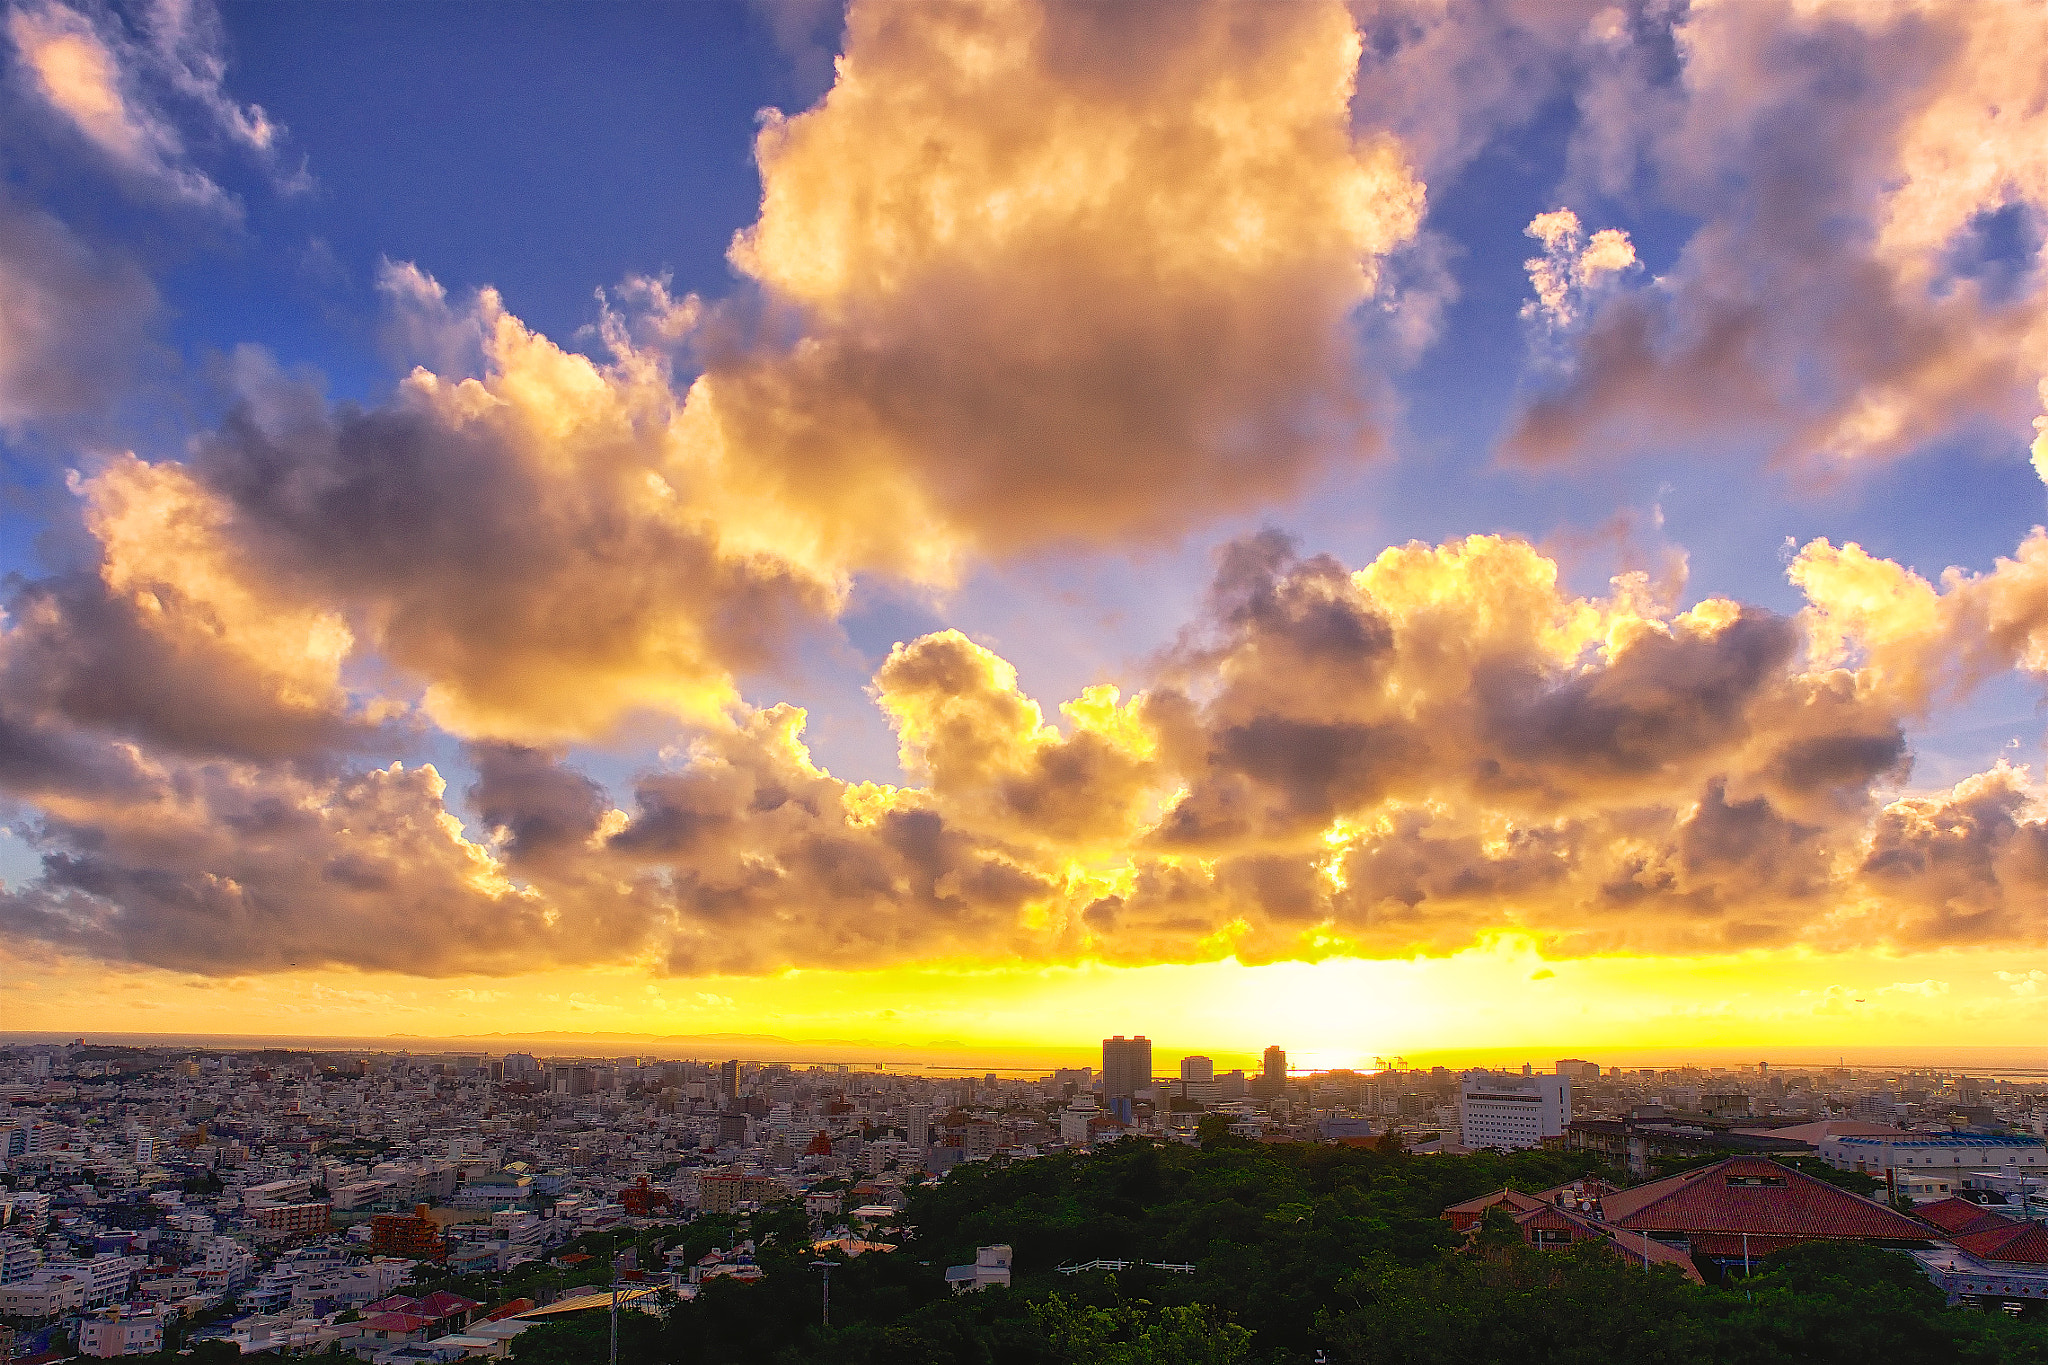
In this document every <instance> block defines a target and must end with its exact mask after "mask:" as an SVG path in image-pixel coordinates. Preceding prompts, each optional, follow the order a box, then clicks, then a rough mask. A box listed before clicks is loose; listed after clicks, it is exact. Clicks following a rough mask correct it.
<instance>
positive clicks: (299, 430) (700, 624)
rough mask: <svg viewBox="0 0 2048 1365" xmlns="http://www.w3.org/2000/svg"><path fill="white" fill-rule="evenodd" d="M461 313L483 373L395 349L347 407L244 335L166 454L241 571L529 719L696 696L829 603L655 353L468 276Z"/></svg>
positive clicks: (822, 583) (523, 736)
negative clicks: (225, 397)
mask: <svg viewBox="0 0 2048 1365" xmlns="http://www.w3.org/2000/svg"><path fill="white" fill-rule="evenodd" d="M461 316H462V317H463V318H464V319H466V322H467V324H468V325H469V326H470V327H471V328H473V335H474V337H475V339H476V342H477V345H478V346H479V347H480V349H481V352H482V356H483V361H484V373H483V375H482V376H481V377H480V378H477V379H462V380H449V379H443V378H441V377H439V376H437V375H435V374H433V373H431V372H428V371H426V370H416V371H415V372H414V373H413V375H412V376H411V377H410V378H408V379H407V380H406V381H405V382H404V383H403V384H402V385H401V386H400V388H399V392H398V393H397V395H396V396H395V397H394V398H393V399H392V401H391V402H389V403H387V404H386V405H384V406H383V407H380V408H376V409H371V410H367V411H365V410H361V409H357V408H353V407H348V406H343V407H341V408H336V409H330V408H328V407H327V405H326V404H325V403H324V402H323V401H322V400H321V399H320V396H319V395H318V393H317V392H315V391H313V390H312V389H311V388H310V387H309V386H308V385H307V384H306V383H304V382H303V381H299V380H294V379H292V378H290V377H287V376H283V375H281V374H279V373H277V372H276V370H275V368H274V367H272V366H270V365H269V364H268V363H267V362H266V361H264V360H263V359H262V358H261V357H260V356H255V355H245V356H244V357H243V360H242V371H243V388H244V392H245V393H246V395H247V397H246V399H245V401H244V402H243V403H242V404H241V405H240V406H238V407H237V408H236V409H235V411H234V412H233V413H232V414H231V415H230V417H229V418H228V420H227V421H226V423H225V424H224V425H223V426H222V427H221V428H220V429H219V430H218V431H216V432H214V433H212V434H211V435H209V436H207V437H206V438H204V439H203V440H202V441H201V442H200V443H199V445H198V448H197V450H196V452H195V454H194V457H193V461H192V465H191V470H190V473H189V474H181V475H180V476H179V477H183V478H189V479H191V480H192V481H194V482H195V484H196V485H198V486H201V487H203V488H204V489H205V490H206V496H207V497H209V498H210V499H212V500H214V501H216V502H217V503H218V504H219V506H220V507H221V509H222V512H221V520H220V523H219V524H220V527H221V530H220V536H221V538H222V539H223V540H225V541H227V542H229V543H230V544H231V547H232V552H233V553H234V554H235V555H236V556H238V557H241V558H242V559H244V560H245V561H246V562H248V563H249V564H251V565H252V566H253V567H252V569H251V572H252V573H254V574H256V575H257V576H259V577H260V578H261V579H262V580H263V581H264V582H265V583H267V584H274V585H277V588H278V590H280V591H283V592H285V593H288V594H293V595H298V596H302V597H303V598H304V599H305V600H308V601H317V602H322V603H330V604H332V606H333V609H334V610H336V611H338V612H340V613H341V614H342V616H343V617H344V619H346V620H347V621H348V622H349V624H350V628H351V632H352V635H353V636H354V637H355V638H357V639H360V641H361V642H362V643H363V645H365V646H367V647H368V648H369V649H371V650H374V652H375V656H376V657H377V658H378V659H380V660H381V661H382V662H383V663H384V664H386V665H388V666H389V667H391V668H395V669H397V670H398V671H399V672H400V673H401V674H402V675H403V676H406V677H409V678H411V679H413V680H415V681H416V683H417V684H418V685H419V686H420V687H422V688H423V689H424V691H423V694H422V698H421V704H422V706H423V708H424V710H425V712H426V714H427V715H428V716H429V717H431V718H432V719H433V720H434V721H435V723H437V724H439V725H440V726H442V727H443V728H445V729H448V730H451V731H453V732H455V733H457V734H462V735H473V736H479V737H490V738H499V739H510V740H517V741H521V742H528V743H546V742H551V741H554V740H558V739H564V738H578V737H583V736H587V735H593V734H595V735H602V734H605V733H608V732H610V731H611V730H612V728H613V727H614V726H615V725H616V724H618V723H619V722H620V721H621V720H622V719H624V718H627V717H629V716H631V715H633V714H634V713H636V712H642V711H645V712H654V713H665V714H670V715H681V716H684V717H688V718H691V719H696V720H702V719H705V718H707V717H714V716H716V715H718V714H719V713H720V711H721V710H722V708H724V707H726V706H728V705H731V704H732V703H733V702H735V701H736V700H737V693H736V691H735V689H734V685H733V682H732V674H733V671H734V670H736V669H742V668H752V667H758V666H761V665H762V664H764V663H765V662H767V661H769V660H771V659H773V658H774V657H775V656H776V653H777V651H778V650H780V649H781V648H782V647H783V646H784V645H785V644H786V642H787V641H788V640H789V639H791V638H792V637H793V636H794V635H795V634H796V633H797V632H798V631H799V630H800V629H801V628H802V627H803V625H804V624H805V623H806V622H812V621H817V620H821V619H825V618H827V617H829V616H830V615H831V614H832V613H833V611H835V610H836V607H837V604H838V602H839V600H840V599H841V597H842V595H843V593H844V591H845V581H844V576H843V574H842V573H841V572H840V571H838V570H837V567H836V566H834V565H831V564H829V563H824V562H819V561H818V560H816V559H814V558H811V557H810V555H809V546H808V544H807V542H806V541H804V540H803V538H801V537H787V536H783V535H782V534H781V532H780V529H779V528H778V527H777V526H776V524H775V522H774V520H773V509H772V508H768V507H765V506H763V505H762V504H761V503H760V502H759V501H758V500H757V499H755V498H754V497H753V495H752V493H751V492H750V490H749V489H748V487H747V486H746V473H745V471H732V470H725V469H721V468H719V467H717V466H714V465H711V464H709V463H708V462H707V461H706V460H705V459H704V458H703V454H702V452H701V450H699V449H698V448H695V447H693V446H691V445H689V444H688V443H687V442H686V441H683V440H680V439H678V435H677V430H676V427H677V423H678V420H679V417H678V412H677V400H676V397H675V394H674V392H673V390H672V388H671V387H670V385H669V383H668V377H667V371H666V369H665V367H664V366H663V365H662V364H661V363H660V362H659V360H658V359H657V358H655V357H652V356H650V355H648V354H646V353H644V352H641V351H637V350H634V349H632V348H631V346H630V343H628V342H627V341H626V340H625V339H624V338H623V337H622V338H620V339H619V344H620V346H621V348H622V349H621V351H620V352H619V353H618V355H617V356H616V357H615V359H614V360H613V362H611V363H609V364H599V363H596V362H593V361H591V360H589V359H586V358H585V357H583V356H580V355H576V354H574V353H571V352H566V351H563V350H561V349H559V348H558V347H556V346H555V345H554V344H553V343H551V342H550V341H549V340H548V339H547V338H545V337H542V336H538V335H536V334H534V333H532V332H529V331H528V330H527V329H526V328H525V327H523V326H522V325H521V324H520V323H519V321H518V320H517V319H515V318H512V317H511V316H509V315H507V314H506V313H504V311H503V310H502V308H501V307H500V306H499V304H498V301H497V298H496V296H495V295H493V294H490V293H489V292H486V293H484V294H483V295H481V296H480V297H479V298H478V299H477V300H476V301H475V303H474V305H473V306H472V307H471V308H470V309H469V310H467V311H466V312H464V313H463V314H462V315H461ZM224 553H225V551H224Z"/></svg>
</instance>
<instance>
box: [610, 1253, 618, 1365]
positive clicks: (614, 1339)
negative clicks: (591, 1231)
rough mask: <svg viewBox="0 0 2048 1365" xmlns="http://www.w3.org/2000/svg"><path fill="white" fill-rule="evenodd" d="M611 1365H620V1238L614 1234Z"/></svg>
mask: <svg viewBox="0 0 2048 1365" xmlns="http://www.w3.org/2000/svg"><path fill="white" fill-rule="evenodd" d="M611 1365H619V1238H618V1234H617V1233H613V1234H612V1352H611Z"/></svg>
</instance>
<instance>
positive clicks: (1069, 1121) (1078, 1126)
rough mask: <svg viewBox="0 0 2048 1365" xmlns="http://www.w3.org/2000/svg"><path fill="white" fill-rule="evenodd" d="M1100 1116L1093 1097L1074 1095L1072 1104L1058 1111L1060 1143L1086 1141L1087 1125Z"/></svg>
mask: <svg viewBox="0 0 2048 1365" xmlns="http://www.w3.org/2000/svg"><path fill="white" fill-rule="evenodd" d="M1101 1116H1102V1111H1101V1110H1100V1109H1097V1108H1096V1107H1095V1100H1094V1097H1092V1096H1089V1095H1076V1096H1075V1097H1074V1102H1073V1103H1072V1104H1070V1105H1068V1106H1067V1107H1066V1108H1065V1109H1062V1110H1061V1111H1060V1141H1061V1142H1065V1143H1069V1144H1072V1143H1085V1142H1086V1141H1088V1125H1089V1124H1090V1123H1091V1122H1093V1121H1094V1120H1095V1119H1098V1118H1100V1117H1101Z"/></svg>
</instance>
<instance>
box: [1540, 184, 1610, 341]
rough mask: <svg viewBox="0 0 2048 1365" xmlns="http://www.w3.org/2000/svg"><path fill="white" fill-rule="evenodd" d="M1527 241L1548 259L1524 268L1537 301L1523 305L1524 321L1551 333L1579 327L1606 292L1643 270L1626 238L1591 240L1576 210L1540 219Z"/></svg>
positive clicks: (1604, 232)
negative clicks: (1619, 280) (1609, 286)
mask: <svg viewBox="0 0 2048 1365" xmlns="http://www.w3.org/2000/svg"><path fill="white" fill-rule="evenodd" d="M1524 235H1525V236H1529V237H1534V238H1535V239H1536V240H1537V241H1539V242H1541V243H1543V254H1542V255H1541V256H1536V257H1532V258H1531V259H1530V260H1528V261H1525V262H1523V267H1524V268H1525V269H1526V270H1527V271H1528V272H1529V284H1530V286H1531V287H1532V288H1533V289H1534V290H1535V291H1536V297H1535V298H1533V299H1531V300H1530V301H1529V302H1528V303H1525V304H1523V305H1522V316H1523V317H1524V318H1527V319H1537V320H1540V321H1541V322H1542V323H1543V325H1544V326H1545V327H1546V328H1547V329H1549V330H1551V331H1556V330H1558V329H1560V328H1568V327H1570V326H1572V325H1573V324H1574V323H1576V322H1577V321H1578V320H1579V316H1580V314H1581V313H1582V312H1583V311H1584V310H1585V309H1586V308H1587V307H1588V305H1589V302H1590V301H1591V300H1592V299H1595V298H1597V297H1598V295H1599V293H1600V292H1601V290H1602V286H1604V285H1607V284H1610V283H1611V282H1612V281H1613V280H1614V279H1615V277H1617V276H1620V275H1622V274H1623V273H1625V272H1626V271H1629V270H1632V269H1634V268H1635V266H1636V264H1637V262H1636V249H1635V245H1634V244H1633V243H1632V242H1630V241H1629V239H1628V234H1627V233H1626V232H1623V231H1621V230H1620V229H1619V228H1601V229H1600V230H1599V231H1598V232H1596V233H1594V234H1593V236H1592V238H1591V240H1588V239H1587V237H1586V235H1585V230H1584V229H1583V228H1581V227H1580V226H1579V216H1578V215H1577V214H1576V213H1573V212H1572V211H1571V210H1570V209H1553V210H1551V211H1550V212H1549V213H1539V214H1537V215H1536V217H1535V218H1533V219H1532V220H1530V223H1529V226H1528V227H1527V228H1526V229H1524Z"/></svg>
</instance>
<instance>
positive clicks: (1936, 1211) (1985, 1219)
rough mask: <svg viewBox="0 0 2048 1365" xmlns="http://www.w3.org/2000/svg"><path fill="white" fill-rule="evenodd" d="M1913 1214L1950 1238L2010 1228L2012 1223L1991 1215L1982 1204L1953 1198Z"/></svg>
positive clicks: (1915, 1211)
mask: <svg viewBox="0 0 2048 1365" xmlns="http://www.w3.org/2000/svg"><path fill="white" fill-rule="evenodd" d="M1913 1212H1914V1213H1915V1214H1917V1215H1919V1216H1920V1217H1921V1218H1924V1219H1926V1220H1927V1221H1928V1222H1930V1223H1932V1224H1934V1226H1936V1227H1938V1228H1940V1229H1941V1230H1942V1231H1943V1232H1946V1233H1947V1234H1949V1236H1951V1237H1954V1236H1958V1235H1960V1234H1962V1233H1966V1232H1984V1231H1986V1230H1988V1229H1990V1228H2002V1227H2010V1226H2012V1225H2013V1222H2014V1220H2013V1219H2010V1218H2007V1217H2006V1216H2005V1215H2004V1214H2001V1213H1993V1212H1992V1211H1991V1210H1990V1209H1987V1208H1985V1207H1984V1206H1983V1205H1982V1204H1972V1203H1971V1202H1970V1201H1969V1200H1967V1199H1957V1198H1955V1197H1954V1196H1950V1197H1949V1198H1947V1199H1937V1200H1935V1201H1934V1202H1933V1203H1932V1204H1922V1205H1920V1206H1919V1207H1918V1208H1916V1209H1914V1210H1913Z"/></svg>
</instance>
